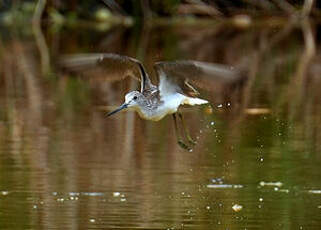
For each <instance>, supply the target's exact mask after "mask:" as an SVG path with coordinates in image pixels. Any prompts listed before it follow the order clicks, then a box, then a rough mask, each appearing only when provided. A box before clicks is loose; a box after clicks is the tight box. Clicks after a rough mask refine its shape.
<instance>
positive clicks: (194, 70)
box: [154, 60, 242, 93]
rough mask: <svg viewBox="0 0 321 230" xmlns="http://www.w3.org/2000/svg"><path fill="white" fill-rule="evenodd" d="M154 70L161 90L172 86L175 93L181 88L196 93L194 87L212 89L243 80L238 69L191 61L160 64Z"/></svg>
mask: <svg viewBox="0 0 321 230" xmlns="http://www.w3.org/2000/svg"><path fill="white" fill-rule="evenodd" d="M154 68H155V71H156V73H157V75H158V76H159V82H160V90H161V88H163V89H164V88H165V89H166V88H168V86H171V87H172V90H175V91H178V89H177V87H179V88H180V89H181V90H183V89H185V90H186V89H187V90H188V91H190V92H191V91H194V93H195V91H196V90H195V89H194V88H193V86H192V85H195V86H197V87H199V88H204V89H206V88H208V89H210V88H211V87H212V85H215V84H233V83H235V82H237V81H239V80H241V78H242V74H241V71H239V70H237V69H236V68H233V67H230V66H226V65H222V64H214V63H207V62H199V61H191V60H182V61H173V62H158V63H156V64H155V65H154ZM161 83H162V84H163V86H161ZM164 84H165V85H166V87H164ZM173 87H174V88H173ZM191 89H192V90H191ZM196 92H197V91H196ZM192 93H193V92H192Z"/></svg>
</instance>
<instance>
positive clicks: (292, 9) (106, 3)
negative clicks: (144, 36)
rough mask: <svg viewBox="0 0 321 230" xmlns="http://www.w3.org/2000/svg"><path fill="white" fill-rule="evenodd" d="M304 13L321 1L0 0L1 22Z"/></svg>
mask: <svg viewBox="0 0 321 230" xmlns="http://www.w3.org/2000/svg"><path fill="white" fill-rule="evenodd" d="M306 17H309V18H313V20H315V21H321V3H319V2H317V1H315V0H304V1H303V0H301V1H289V0H288V1H287V0H277V1H276V0H262V1H257V0H242V1H241V0H240V1H222V0H217V1H201V0H185V1H183V0H165V1H160V0H140V1H115V0H97V1H96V3H95V4H92V2H91V4H89V3H88V2H86V1H81V0H73V1H68V2H62V1H58V0H38V1H19V0H17V1H12V2H9V1H2V4H0V24H2V25H12V24H20V23H22V24H24V23H29V22H30V21H32V22H33V23H36V24H39V23H41V24H42V25H43V24H45V25H64V26H92V25H95V24H101V25H103V24H105V25H106V24H108V25H109V26H110V25H117V24H118V25H123V26H131V25H133V24H134V23H144V24H146V23H147V24H153V25H170V24H184V25H186V24H187V25H194V24H195V25H211V24H217V23H224V24H231V25H235V26H236V27H240V28H246V27H248V26H250V25H257V24H258V25H262V24H263V25H266V26H269V25H278V24H281V25H283V24H284V23H287V22H288V21H289V20H291V21H300V20H302V18H306ZM100 28H104V27H103V26H101V27H100ZM106 28H108V27H106Z"/></svg>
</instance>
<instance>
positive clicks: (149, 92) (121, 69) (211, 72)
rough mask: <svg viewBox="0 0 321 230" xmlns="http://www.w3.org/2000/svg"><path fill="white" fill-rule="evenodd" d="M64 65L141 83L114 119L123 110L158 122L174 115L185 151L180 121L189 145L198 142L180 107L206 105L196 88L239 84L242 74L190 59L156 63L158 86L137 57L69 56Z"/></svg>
mask: <svg viewBox="0 0 321 230" xmlns="http://www.w3.org/2000/svg"><path fill="white" fill-rule="evenodd" d="M61 64H62V66H63V67H66V68H67V69H69V70H77V71H81V72H84V71H85V72H87V73H91V74H92V75H95V74H97V73H99V75H109V78H113V77H114V78H116V79H119V78H121V79H122V78H126V77H127V76H131V77H133V78H136V79H137V80H140V90H135V91H131V92H128V93H127V94H126V95H125V100H124V103H123V104H122V105H121V106H119V107H118V108H117V109H116V110H114V111H111V112H109V113H108V114H107V116H111V115H113V114H115V113H117V112H119V111H121V110H124V109H129V110H134V111H136V112H137V113H138V114H139V116H140V117H141V118H143V119H146V120H152V121H159V120H161V119H162V118H164V117H165V116H166V115H169V114H171V115H172V116H173V119H174V124H175V131H176V135H177V139H178V144H179V145H180V146H181V147H183V148H184V149H190V146H189V145H188V144H186V143H184V141H183V139H182V137H181V136H180V135H179V132H178V126H177V118H176V114H178V116H179V118H180V119H181V121H182V126H183V128H184V130H183V131H184V134H185V137H186V138H187V141H188V142H189V143H190V144H192V145H193V144H195V141H194V140H193V139H192V138H191V137H190V135H189V133H188V131H187V128H186V125H185V122H184V119H183V116H182V114H181V113H180V112H179V111H178V109H179V107H180V106H181V105H190V106H194V105H203V104H207V103H209V102H208V101H207V100H206V99H204V98H200V97H199V92H198V91H197V90H196V88H195V87H194V85H196V86H199V87H201V88H202V87H203V88H206V87H207V86H208V85H209V83H211V82H213V81H215V82H223V83H233V82H236V81H238V80H239V79H240V78H241V76H242V74H241V72H240V71H239V70H237V69H235V68H233V67H230V66H226V65H222V64H213V63H206V62H199V61H191V60H181V61H172V62H157V63H155V64H154V69H155V72H156V74H157V76H158V79H159V82H158V85H155V84H153V83H152V82H151V80H150V78H149V75H148V73H147V72H146V70H145V68H144V66H143V64H142V63H141V62H140V61H138V60H137V59H135V58H132V57H128V56H122V55H118V54H111V53H101V54H76V55H68V56H65V57H64V58H62V59H61Z"/></svg>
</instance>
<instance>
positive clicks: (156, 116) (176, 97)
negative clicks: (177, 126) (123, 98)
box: [138, 93, 186, 121]
mask: <svg viewBox="0 0 321 230" xmlns="http://www.w3.org/2000/svg"><path fill="white" fill-rule="evenodd" d="M185 98H186V96H184V95H182V94H180V93H176V94H172V95H169V96H166V97H163V98H162V101H163V102H164V103H163V104H162V105H160V106H158V107H157V109H155V111H152V112H150V113H146V112H145V113H144V112H143V111H138V112H139V115H140V116H141V117H142V118H144V119H147V120H152V121H159V120H160V119H162V118H163V117H165V116H166V115H167V114H173V113H176V112H177V109H178V107H179V106H180V105H181V104H182V102H183V101H184V100H185Z"/></svg>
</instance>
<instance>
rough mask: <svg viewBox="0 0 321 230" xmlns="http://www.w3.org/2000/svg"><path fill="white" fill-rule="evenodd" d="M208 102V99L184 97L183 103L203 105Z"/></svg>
mask: <svg viewBox="0 0 321 230" xmlns="http://www.w3.org/2000/svg"><path fill="white" fill-rule="evenodd" d="M207 103H209V102H208V101H206V100H204V99H200V98H196V97H195V98H194V97H186V98H185V100H184V102H183V104H185V105H203V104H207Z"/></svg>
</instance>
